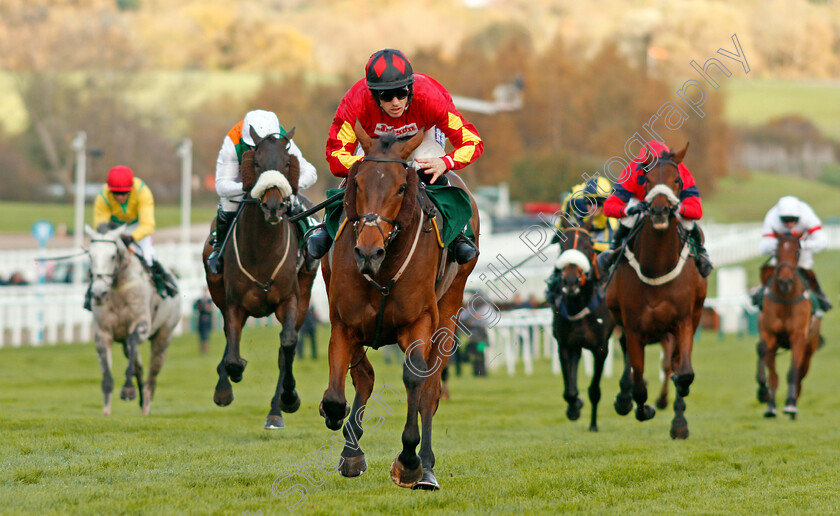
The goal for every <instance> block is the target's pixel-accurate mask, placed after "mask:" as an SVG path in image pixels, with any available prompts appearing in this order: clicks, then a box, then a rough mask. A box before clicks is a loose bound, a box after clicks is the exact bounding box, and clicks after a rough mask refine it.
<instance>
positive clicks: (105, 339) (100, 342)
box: [94, 328, 114, 416]
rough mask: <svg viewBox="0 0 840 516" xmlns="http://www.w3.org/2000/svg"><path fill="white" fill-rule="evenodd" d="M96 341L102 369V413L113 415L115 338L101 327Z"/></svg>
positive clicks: (95, 338) (97, 331) (96, 335)
mask: <svg viewBox="0 0 840 516" xmlns="http://www.w3.org/2000/svg"><path fill="white" fill-rule="evenodd" d="M94 342H95V343H96V355H97V357H98V358H99V367H100V368H101V369H102V396H103V398H104V402H103V405H102V415H103V416H110V415H111V393H112V392H113V391H114V377H113V376H111V363H112V362H111V343H112V342H113V338H112V336H111V335H110V334H108V333H105V332H104V331H102V330H100V329H99V328H97V329H96V334H95V335H94Z"/></svg>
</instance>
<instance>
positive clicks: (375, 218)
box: [351, 156, 408, 249]
mask: <svg viewBox="0 0 840 516" xmlns="http://www.w3.org/2000/svg"><path fill="white" fill-rule="evenodd" d="M364 160H365V161H376V162H383V163H401V164H402V165H403V166H404V167H405V168H408V161H406V160H404V159H401V158H388V157H384V156H382V157H368V156H365V158H364ZM351 222H352V223H353V232H354V233H355V235H356V239H358V238H359V233H360V232H361V231H362V229H364V227H365V226H376V229H378V230H379V233H380V234H381V235H382V239H383V241H384V243H383V245H382V247H384V248H385V249H387V248H388V244H390V243H391V242H393V241H394V239H395V238H396V237H397V235H398V234H399V233H400V230H401V229H402V228H401V227H400V223H399V222H397V221H396V220H391V219H389V218H387V217H383V216H382V215H380V214H378V213H365V214H363V215H358V216H356V218H355V219H354V220H352V221H351ZM360 222H361V225H360V224H359V223H360ZM380 222H387V223H388V224H390V225H391V231H389V232H388V234H387V235H386V234H385V230H383V229H382V226H380V225H379V224H380Z"/></svg>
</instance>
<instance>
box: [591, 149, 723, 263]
mask: <svg viewBox="0 0 840 516" xmlns="http://www.w3.org/2000/svg"><path fill="white" fill-rule="evenodd" d="M647 149H650V151H651V152H652V153H653V154H654V155H655V156H661V155H663V153H666V154H667V153H670V152H671V150H670V149H669V148H668V146H667V145H665V144H664V143H662V142H659V141H656V140H651V141H649V142H647V144H646V148H645V147H643V148H642V149H640V150H639V154H638V155H637V156H636V157H635V158H634V159H633V161H631V162H630V164H629V165H627V167H625V168H624V170H622V171H621V176H620V179H621V180H622V181H621V182H617V183H616V184H615V186H614V188H613V194H612V195H611V196H610V197H609V198H608V199H607V201H606V202H605V203H604V213H605V214H606V215H607V216H608V217H615V218H618V219H621V224H620V225H619V228H618V230H617V231H616V232H615V236H614V237H613V243H612V245H611V249H612V250H613V251H614V250H615V249H618V248H619V247H621V245H622V244H623V241H624V239H625V238H626V237H627V235H628V234H629V233H630V228H632V227H633V225H634V224H635V223H636V221H637V220H638V218H639V213H640V212H641V208H640V207H636V208H634V206H636V205H637V204H640V203H642V202H643V201H644V199H645V194H646V191H645V183H646V181H645V177H644V173H645V171H644V169H643V168H642V163H644V162H645V160H646V159H647V157H648V155H649V154H648V150H647ZM677 168H678V170H679V172H680V180H681V181H682V191H681V192H680V197H679V200H680V203H679V208H678V210H677V213H676V217H677V218H678V219H679V221H680V223H681V224H682V225H683V227H684V228H685V229H686V230H688V235H689V239H690V240H691V243H692V246H693V248H694V260H695V263H696V265H697V270H698V271H700V274H701V275H702V276H703V277H706V276H708V275H709V274H711V273H712V268H713V267H712V263H711V261H710V260H709V256H708V254H707V253H706V249H705V247H703V237H702V234H701V232H700V227H699V226H698V225H697V220H699V219H701V218H702V217H703V203H702V201H701V199H700V192H699V191H698V190H697V185H696V183H695V181H694V176H692V175H691V171H689V170H688V167H687V166H686V165H685V164H684V163H680V164H678V165H677ZM616 255H617V253H615V252H605V253H602V256H603V258H601V257H599V261H598V263H599V264H602V265H603V266H604V267H608V266H610V265H612V263H613V262H614V260H615V258H617V256H616Z"/></svg>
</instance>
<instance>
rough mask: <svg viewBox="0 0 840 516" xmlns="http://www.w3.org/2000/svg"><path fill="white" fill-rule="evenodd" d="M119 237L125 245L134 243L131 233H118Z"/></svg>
mask: <svg viewBox="0 0 840 516" xmlns="http://www.w3.org/2000/svg"><path fill="white" fill-rule="evenodd" d="M120 238H121V239H122V241H123V243H124V244H125V246H126V247H129V246H130V245H131V244H133V243H134V237H133V236H131V235H120Z"/></svg>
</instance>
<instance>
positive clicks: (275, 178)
mask: <svg viewBox="0 0 840 516" xmlns="http://www.w3.org/2000/svg"><path fill="white" fill-rule="evenodd" d="M269 188H277V189H278V190H280V195H282V196H283V198H284V199H285V198H286V197H288V196H290V195H292V185H291V184H289V180H288V179H286V176H284V175H283V174H281V173H280V172H279V171H277V170H266V171H265V172H263V173H262V174H260V177H259V179H257V184H255V185H254V188H252V189H251V197H252V198H254V199H260V198H262V196H263V194H265V192H266V191H268V189H269Z"/></svg>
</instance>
